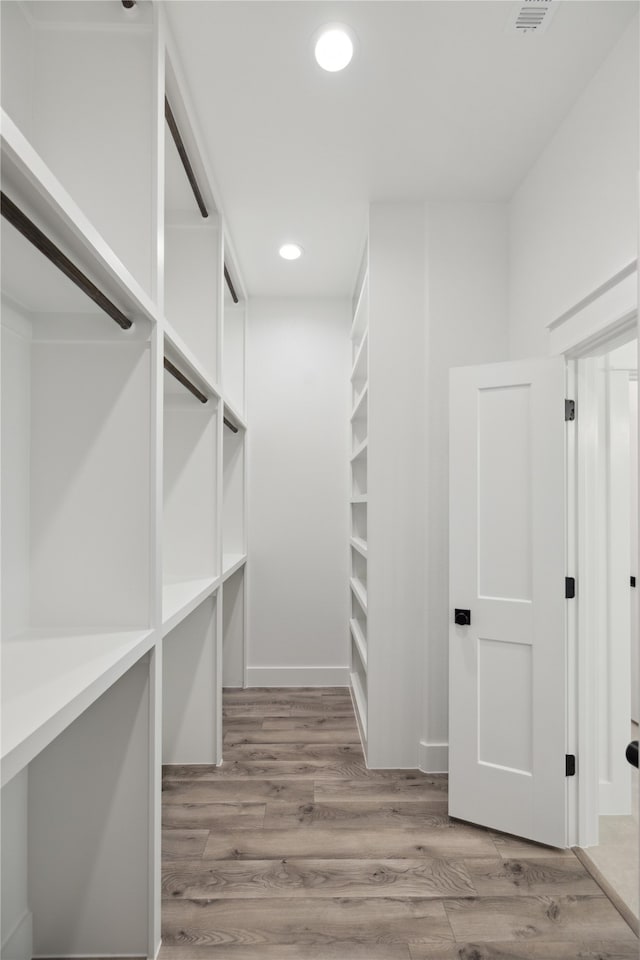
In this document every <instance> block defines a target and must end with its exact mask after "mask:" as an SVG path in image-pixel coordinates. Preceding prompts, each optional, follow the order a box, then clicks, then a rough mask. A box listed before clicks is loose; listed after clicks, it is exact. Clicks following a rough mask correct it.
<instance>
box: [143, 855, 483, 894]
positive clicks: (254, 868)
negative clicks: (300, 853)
mask: <svg viewBox="0 0 640 960" xmlns="http://www.w3.org/2000/svg"><path fill="white" fill-rule="evenodd" d="M475 893H476V891H475V889H474V887H473V884H472V882H471V879H470V877H469V872H468V870H467V868H466V867H465V865H464V862H463V861H462V860H367V859H354V860H335V859H331V860H320V859H304V860H295V859H294V860H242V861H234V860H207V861H197V862H194V861H188V860H187V861H183V862H182V863H171V864H170V865H169V866H168V868H167V869H166V870H165V871H164V872H163V880H162V895H163V897H165V898H167V899H175V898H181V899H188V900H194V899H209V900H213V899H219V898H229V899H234V898H242V899H244V898H248V899H257V898H262V897H271V898H273V897H290V898H298V897H307V898H310V899H319V898H328V897H329V898H334V897H345V896H346V897H349V898H354V897H368V898H372V897H421V898H425V899H431V898H442V897H463V896H474V895H475Z"/></svg>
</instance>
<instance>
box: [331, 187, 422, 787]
mask: <svg viewBox="0 0 640 960" xmlns="http://www.w3.org/2000/svg"><path fill="white" fill-rule="evenodd" d="M424 276H425V222H424V210H423V208H422V207H421V205H418V204H415V205H414V204H374V205H372V207H371V208H370V212H369V236H368V243H367V250H366V255H365V260H364V264H363V266H362V268H361V270H360V279H359V282H358V284H357V285H356V295H355V298H354V301H355V308H354V319H353V328H352V344H353V369H352V375H351V385H352V390H351V400H352V412H351V505H350V509H351V531H350V545H349V549H350V555H351V581H350V588H351V620H350V625H349V626H350V638H351V688H352V691H353V699H354V702H355V705H356V712H357V716H358V720H359V725H360V731H361V734H362V737H363V744H364V747H365V755H366V759H367V763H368V765H369V766H370V767H371V768H385V767H386V768H411V769H415V768H416V767H417V766H418V750H419V736H420V710H421V704H420V682H419V678H420V672H421V670H422V669H423V663H422V660H421V657H422V648H423V637H424V632H425V620H426V618H425V610H424V593H425V589H424V585H425V576H426V571H425V537H424V530H425V525H426V469H425V463H426V455H427V454H426V450H425V442H424V438H425V436H426V431H425V423H424V417H425V410H426V402H425V400H426V398H425V396H424V389H425V387H424V366H425V362H426V360H427V352H426V350H427V346H426V335H425V327H426V324H425V282H424Z"/></svg>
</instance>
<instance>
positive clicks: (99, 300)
mask: <svg viewBox="0 0 640 960" xmlns="http://www.w3.org/2000/svg"><path fill="white" fill-rule="evenodd" d="M1 197H2V216H3V217H4V218H5V219H6V220H8V221H9V223H10V224H12V225H13V226H14V227H15V228H16V230H18V232H19V233H21V234H22V236H23V237H25V238H26V239H27V240H28V241H29V243H31V244H33V246H34V247H36V248H37V249H38V250H39V251H40V253H42V254H44V256H45V257H46V258H47V260H50V261H51V263H53V264H54V266H56V267H57V268H58V270H60V271H61V272H62V273H64V275H65V276H66V277H68V278H69V280H71V281H72V282H73V283H75V285H76V286H77V287H79V288H80V289H81V290H82V292H83V293H84V294H86V295H87V296H88V297H89V298H90V299H91V300H93V302H94V303H96V304H97V305H98V306H99V307H100V309H101V310H104V312H105V313H106V314H108V315H109V316H110V317H111V319H112V320H115V322H116V323H117V324H118V325H119V326H121V327H122V329H123V330H128V329H129V328H130V327H132V326H133V321H132V320H129V318H128V317H125V315H124V313H123V312H122V311H121V310H119V309H118V307H116V305H115V303H112V302H111V300H109V298H108V297H106V296H105V295H104V293H103V292H102V291H101V290H99V289H98V288H97V287H96V285H95V284H94V283H92V282H91V280H89V278H88V277H87V276H86V275H85V274H84V273H83V272H82V271H81V270H79V269H78V267H76V265H75V263H73V262H72V261H71V260H70V259H69V257H67V256H66V254H64V253H63V252H62V250H60V248H59V247H57V246H56V245H55V243H54V242H53V240H50V239H49V237H47V236H46V234H44V233H43V232H42V230H41V229H40V228H39V227H37V226H36V225H35V223H34V222H33V221H32V220H30V219H29V217H28V216H27V215H26V214H25V213H23V212H22V210H21V209H20V207H18V206H16V204H15V203H14V202H13V200H10V199H9V197H8V196H7V195H6V194H5V193H2V194H1Z"/></svg>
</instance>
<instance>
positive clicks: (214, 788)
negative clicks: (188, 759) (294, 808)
mask: <svg viewBox="0 0 640 960" xmlns="http://www.w3.org/2000/svg"><path fill="white" fill-rule="evenodd" d="M162 796H163V800H164V802H165V803H172V804H175V803H216V802H217V803H260V802H264V801H266V800H288V801H291V802H296V803H311V801H312V799H313V784H312V783H311V782H298V781H296V780H249V779H246V780H242V781H241V782H239V781H237V780H205V781H200V780H165V781H164V783H163V784H162Z"/></svg>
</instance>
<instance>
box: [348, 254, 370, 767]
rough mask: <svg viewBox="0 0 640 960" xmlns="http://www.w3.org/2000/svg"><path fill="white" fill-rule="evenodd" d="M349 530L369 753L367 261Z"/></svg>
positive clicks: (361, 291) (360, 302) (357, 677)
mask: <svg viewBox="0 0 640 960" xmlns="http://www.w3.org/2000/svg"><path fill="white" fill-rule="evenodd" d="M351 351H352V369H351V418H350V423H351V457H350V467H351V503H350V511H351V531H350V541H349V552H350V562H351V576H350V580H349V586H350V591H351V618H350V620H349V631H350V636H351V692H352V696H353V702H354V706H355V711H356V717H357V720H358V727H359V729H360V736H361V738H362V745H363V748H364V751H365V756H366V755H367V732H368V697H367V689H368V684H367V668H368V659H369V657H368V647H367V612H368V598H367V579H368V578H367V568H368V557H369V545H368V541H367V490H368V486H367V479H368V449H369V277H368V267H367V264H366V261H365V263H364V264H363V267H362V270H361V276H360V283H359V287H358V290H357V293H356V297H355V307H354V313H353V324H352V327H351Z"/></svg>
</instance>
